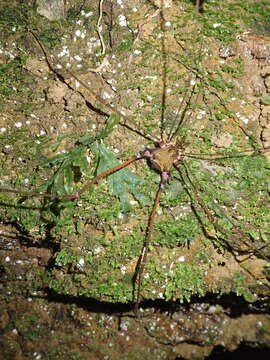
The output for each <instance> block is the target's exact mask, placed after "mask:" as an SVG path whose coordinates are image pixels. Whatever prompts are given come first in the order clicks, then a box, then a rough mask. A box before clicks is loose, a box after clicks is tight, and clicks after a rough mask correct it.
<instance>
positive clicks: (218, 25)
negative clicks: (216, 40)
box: [213, 23, 221, 29]
mask: <svg viewBox="0 0 270 360" xmlns="http://www.w3.org/2000/svg"><path fill="white" fill-rule="evenodd" d="M220 26H221V24H220V23H215V24H213V28H214V29H215V28H217V27H220Z"/></svg>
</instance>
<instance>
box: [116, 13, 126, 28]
mask: <svg viewBox="0 0 270 360" xmlns="http://www.w3.org/2000/svg"><path fill="white" fill-rule="evenodd" d="M118 24H119V25H120V26H127V18H126V17H125V15H119V16H118Z"/></svg>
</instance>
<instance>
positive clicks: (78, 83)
mask: <svg viewBox="0 0 270 360" xmlns="http://www.w3.org/2000/svg"><path fill="white" fill-rule="evenodd" d="M80 85H81V84H80V82H79V81H77V80H76V81H75V87H76V88H78V87H79V86H80Z"/></svg>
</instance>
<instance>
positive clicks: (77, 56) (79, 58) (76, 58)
mask: <svg viewBox="0 0 270 360" xmlns="http://www.w3.org/2000/svg"><path fill="white" fill-rule="evenodd" d="M74 59H75V60H77V61H82V58H81V57H80V55H75V56H74Z"/></svg>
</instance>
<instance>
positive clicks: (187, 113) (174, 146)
mask: <svg viewBox="0 0 270 360" xmlns="http://www.w3.org/2000/svg"><path fill="white" fill-rule="evenodd" d="M31 33H32V35H33V36H34V37H35V39H36V41H37V42H38V44H39V46H40V47H41V49H42V51H43V54H44V56H45V60H46V62H47V65H48V67H49V69H50V70H51V71H52V72H53V73H54V74H55V75H56V76H57V77H58V78H59V79H60V80H61V81H62V82H64V83H65V84H66V85H67V86H69V87H70V85H69V84H68V83H67V82H66V80H65V78H64V77H63V75H61V74H60V73H59V72H58V71H57V70H56V69H54V68H53V67H52V65H51V63H50V61H49V59H48V56H47V53H46V50H45V48H44V46H43V44H42V43H41V42H40V41H39V39H38V38H37V36H36V35H35V34H34V33H33V32H32V31H31ZM69 75H70V76H71V77H73V78H74V79H76V80H77V81H78V82H79V83H80V84H81V85H82V86H84V87H85V88H86V89H87V90H88V91H89V92H90V93H91V94H92V95H93V96H94V97H95V98H96V99H97V100H98V101H99V102H100V103H102V104H103V105H105V106H106V107H107V108H108V109H110V110H111V111H113V112H114V113H116V114H117V115H119V116H120V117H122V118H124V119H128V117H126V116H125V115H123V114H122V113H121V112H120V111H118V110H117V109H116V108H114V107H112V106H111V105H110V104H108V103H107V102H106V101H104V99H102V98H101V97H100V96H99V95H97V94H96V93H95V92H94V91H93V90H92V89H91V88H90V87H89V86H88V85H87V84H85V83H84V82H83V81H82V80H80V79H79V78H78V77H77V76H76V75H75V74H73V73H71V72H69ZM192 78H193V81H191V79H192ZM194 78H195V81H194ZM188 82H189V84H188V86H187V91H186V93H185V94H184V97H183V99H182V101H181V103H180V105H179V109H178V111H177V114H176V116H175V118H174V120H173V123H172V126H171V130H170V131H169V133H168V134H165V132H164V127H163V126H161V128H160V138H159V139H151V138H150V137H149V136H148V135H146V134H144V133H142V132H140V131H138V130H135V129H132V128H131V127H130V126H129V125H128V124H126V123H121V122H120V125H122V126H125V127H126V128H128V129H130V130H132V131H135V132H136V133H137V134H139V135H140V136H142V137H144V138H146V139H147V140H151V142H152V143H154V144H155V147H153V148H146V149H145V150H143V151H140V152H139V153H137V154H136V155H135V156H133V157H131V158H130V159H128V160H126V161H124V162H123V163H121V164H119V165H117V166H115V167H113V168H111V169H108V170H105V171H103V172H101V173H100V174H98V175H97V176H96V177H95V178H93V179H91V180H89V181H87V182H86V184H85V185H84V186H83V188H82V189H81V190H80V191H78V192H77V193H76V194H74V195H63V196H60V195H54V194H41V193H37V192H24V191H19V190H13V189H5V188H2V189H0V191H2V192H10V193H17V194H20V195H25V196H28V197H31V196H36V197H44V198H58V199H63V200H73V199H79V198H80V197H81V195H82V194H83V193H84V192H85V191H86V190H87V189H88V188H89V187H90V186H92V185H94V184H97V183H98V182H99V181H100V180H102V179H103V178H106V177H107V176H109V175H111V174H113V173H115V172H117V171H119V170H121V169H123V168H125V167H127V166H129V165H131V164H132V163H135V162H136V161H139V160H143V159H146V160H147V162H148V163H149V165H150V167H151V168H153V169H154V170H155V171H157V172H158V173H159V174H160V181H159V185H158V188H157V192H156V196H155V200H154V204H153V206H152V210H151V212H150V215H149V217H148V222H147V227H146V231H145V239H144V245H143V248H142V251H141V254H140V257H139V260H138V262H137V266H136V270H135V275H134V277H133V285H134V302H135V308H134V312H135V315H137V313H138V307H139V302H140V296H141V295H140V291H141V282H142V277H143V273H144V268H145V265H146V262H147V255H148V251H149V245H150V242H151V236H152V230H153V224H154V220H155V216H156V213H157V208H158V205H159V202H160V199H161V195H162V193H163V192H164V190H165V188H166V185H167V184H168V182H169V180H170V171H171V169H172V168H173V167H174V168H175V169H176V170H177V171H178V173H179V174H180V177H181V179H183V176H182V171H181V170H180V168H179V167H178V165H179V164H184V166H185V167H187V166H186V165H185V163H184V158H185V157H193V158H194V157H195V158H198V157H199V156H198V155H196V154H187V153H185V152H184V151H183V149H184V145H185V142H184V139H181V143H180V144H179V143H176V142H175V140H174V139H175V137H176V135H177V134H178V132H179V130H180V128H181V127H182V126H183V125H187V123H188V122H189V120H190V119H191V118H192V115H193V113H194V112H193V110H194V107H195V105H196V101H197V98H198V94H199V89H198V88H199V85H198V84H200V82H201V78H200V77H199V76H197V77H196V75H195V77H194V74H193V75H192V76H190V77H189V80H188ZM163 90H164V89H163ZM194 97H195V100H194V99H193V98H194ZM162 105H165V97H164V96H163V97H162ZM178 118H179V119H178ZM264 150H267V149H264ZM240 154H241V153H240ZM242 154H243V153H242ZM221 157H222V158H224V156H219V157H211V159H217V158H221ZM204 158H206V157H204ZM188 179H189V177H188ZM189 181H190V184H191V185H192V182H191V180H190V179H189ZM193 195H194V197H195V201H196V203H197V204H198V205H199V206H200V207H201V208H202V209H203V210H204V212H205V214H206V216H207V217H208V218H209V219H210V221H211V222H212V223H213V225H214V227H215V229H217V230H218V231H221V232H224V231H225V230H224V229H223V228H222V227H221V225H219V224H217V222H216V220H215V218H214V215H213V213H212V212H211V211H210V210H209V209H208V208H207V206H206V205H205V204H204V203H203V202H202V201H201V200H200V198H199V196H198V194H197V191H196V190H195V192H194V194H193ZM236 231H238V234H239V233H240V230H239V229H236ZM225 241H226V240H225ZM226 244H227V246H228V247H229V248H230V249H231V250H233V249H232V247H231V245H230V243H226Z"/></svg>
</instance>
